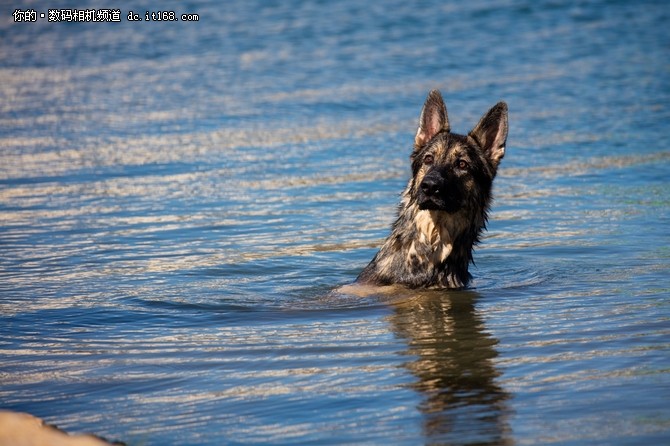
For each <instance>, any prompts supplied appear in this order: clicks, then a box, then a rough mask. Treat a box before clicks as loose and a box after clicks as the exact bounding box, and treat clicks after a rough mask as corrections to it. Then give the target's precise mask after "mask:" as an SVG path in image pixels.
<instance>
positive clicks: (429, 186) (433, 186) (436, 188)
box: [420, 175, 442, 197]
mask: <svg viewBox="0 0 670 446" xmlns="http://www.w3.org/2000/svg"><path fill="white" fill-rule="evenodd" d="M441 183H442V181H440V180H439V179H438V178H435V177H434V176H431V175H427V176H426V177H425V178H424V179H423V181H421V185H420V187H421V191H422V192H423V193H424V194H426V196H427V197H432V196H433V195H436V194H437V193H438V192H440V184H441Z"/></svg>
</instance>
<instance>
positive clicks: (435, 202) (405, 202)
mask: <svg viewBox="0 0 670 446" xmlns="http://www.w3.org/2000/svg"><path fill="white" fill-rule="evenodd" d="M506 139H507V105H506V104H505V103H504V102H500V103H498V104H496V105H495V106H494V107H493V108H491V109H490V110H489V111H488V112H487V113H486V114H485V115H484V116H483V117H482V119H481V120H480V122H479V123H478V124H477V126H475V128H474V129H473V130H472V131H471V132H470V133H468V134H467V135H459V134H455V133H451V129H450V126H449V120H448V117H447V110H446V106H445V105H444V101H443V100H442V96H441V94H440V92H439V91H437V90H433V91H431V92H430V93H429V95H428V98H427V99H426V103H425V104H424V107H423V110H422V112H421V117H420V119H419V129H418V130H417V134H416V138H415V144H414V151H413V152H412V155H411V157H410V160H411V164H412V178H411V179H410V180H409V183H408V184H407V187H406V188H405V191H404V192H403V193H402V199H401V202H400V206H399V208H398V218H397V220H396V221H395V223H394V224H393V228H392V231H391V235H390V236H389V237H388V238H387V239H386V241H385V242H384V244H383V245H382V247H381V249H380V250H379V252H378V253H377V255H376V256H375V257H374V258H373V259H372V261H371V262H370V263H369V264H368V266H367V267H366V268H365V269H364V270H363V271H362V272H361V274H360V275H359V276H358V279H357V282H359V283H363V284H371V285H378V286H381V285H392V284H401V285H404V286H406V287H409V288H463V287H465V286H467V285H468V282H469V281H470V278H471V276H470V274H469V272H468V267H469V264H470V263H471V262H472V249H473V247H474V245H476V244H477V243H478V242H479V239H480V236H481V234H482V231H483V230H484V229H485V227H486V221H487V213H488V209H489V205H490V202H491V187H492V184H493V179H494V178H495V175H496V171H497V168H498V164H499V163H500V160H501V159H502V157H503V156H504V154H505V143H506ZM433 184H434V185H435V191H434V192H430V193H428V192H426V191H427V190H430V187H429V186H431V185H433ZM438 186H439V187H438Z"/></svg>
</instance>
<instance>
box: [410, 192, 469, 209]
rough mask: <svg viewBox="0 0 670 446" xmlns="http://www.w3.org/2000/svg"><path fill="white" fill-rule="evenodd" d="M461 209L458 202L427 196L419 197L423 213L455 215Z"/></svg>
mask: <svg viewBox="0 0 670 446" xmlns="http://www.w3.org/2000/svg"><path fill="white" fill-rule="evenodd" d="M460 208H461V206H460V204H458V203H457V202H456V200H445V199H443V198H440V197H435V196H426V195H423V194H422V196H421V197H419V210H422V211H444V212H448V213H453V212H456V211H458V210H459V209H460Z"/></svg>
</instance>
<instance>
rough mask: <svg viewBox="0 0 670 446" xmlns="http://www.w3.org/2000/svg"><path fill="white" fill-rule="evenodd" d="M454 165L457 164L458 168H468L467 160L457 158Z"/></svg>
mask: <svg viewBox="0 0 670 446" xmlns="http://www.w3.org/2000/svg"><path fill="white" fill-rule="evenodd" d="M456 165H457V166H458V168H459V169H461V170H465V169H467V168H468V162H467V161H465V160H458V161H457V162H456Z"/></svg>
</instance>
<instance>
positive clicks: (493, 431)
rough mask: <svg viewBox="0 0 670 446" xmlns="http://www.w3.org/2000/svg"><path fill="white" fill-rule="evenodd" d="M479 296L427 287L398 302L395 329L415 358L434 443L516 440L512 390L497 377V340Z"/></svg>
mask: <svg viewBox="0 0 670 446" xmlns="http://www.w3.org/2000/svg"><path fill="white" fill-rule="evenodd" d="M407 292H410V291H409V290H407ZM477 299H478V295H477V293H475V292H473V291H451V292H449V291H422V292H414V297H412V298H411V299H404V300H403V301H401V302H396V303H394V304H393V307H394V313H393V315H392V316H391V317H390V321H391V324H392V327H393V330H394V331H395V333H397V334H398V335H399V336H400V337H402V338H404V339H406V341H407V344H408V347H409V348H408V353H409V354H410V356H413V357H414V358H416V359H414V360H413V361H409V362H408V363H407V364H406V366H407V368H408V369H409V370H410V371H411V372H412V374H413V375H414V376H416V378H417V381H416V382H415V383H414V385H413V387H414V388H415V389H416V390H418V391H419V392H421V394H422V395H423V402H422V403H421V405H420V407H419V408H420V410H421V412H422V413H423V414H424V417H425V422H424V430H425V435H426V437H427V441H428V442H429V443H436V444H461V443H468V444H511V443H512V441H511V431H510V428H509V425H508V421H507V419H508V416H509V409H508V408H507V405H506V401H507V400H508V398H509V395H508V394H507V393H505V391H504V390H503V389H502V388H501V387H500V386H499V385H498V384H497V382H496V381H497V378H498V376H499V375H500V372H499V371H498V370H497V368H496V365H495V362H494V359H495V358H496V356H497V354H498V353H497V351H496V344H497V343H498V341H497V340H496V339H495V338H493V337H492V336H491V335H490V334H488V333H487V332H486V330H485V327H484V323H483V320H482V318H481V316H480V315H478V314H477V311H476V309H475V302H476V301H477Z"/></svg>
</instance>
